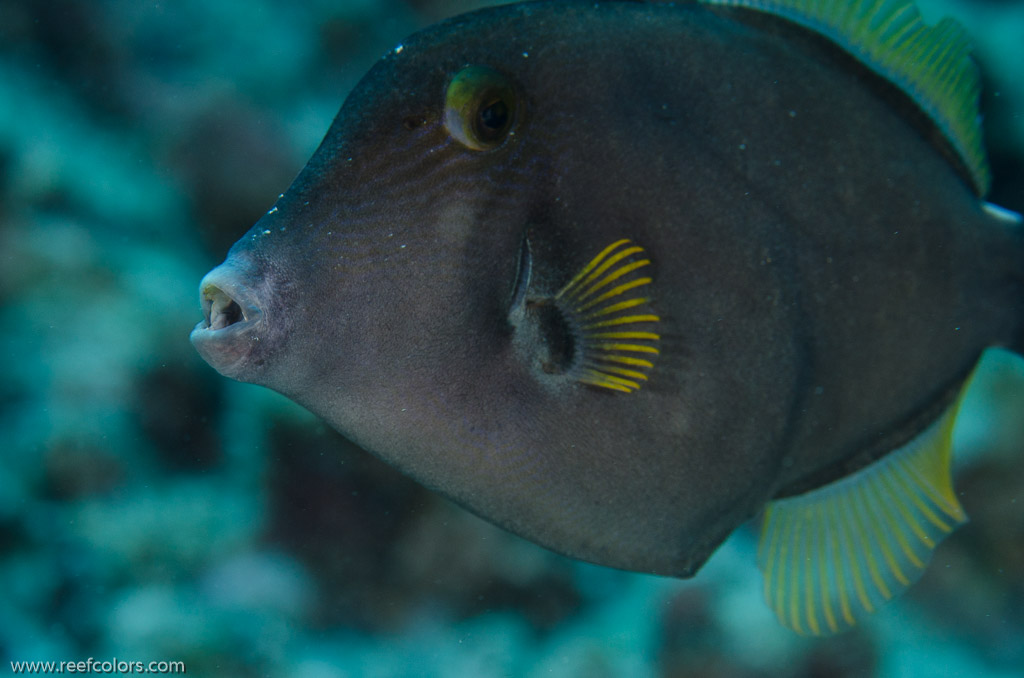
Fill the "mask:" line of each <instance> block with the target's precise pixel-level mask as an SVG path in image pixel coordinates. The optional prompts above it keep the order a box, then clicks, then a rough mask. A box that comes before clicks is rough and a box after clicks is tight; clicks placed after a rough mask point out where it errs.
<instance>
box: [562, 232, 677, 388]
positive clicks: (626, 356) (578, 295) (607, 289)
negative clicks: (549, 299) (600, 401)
mask: <svg viewBox="0 0 1024 678" xmlns="http://www.w3.org/2000/svg"><path fill="white" fill-rule="evenodd" d="M650 265H651V260H650V259H648V258H645V253H644V248H642V247H640V246H639V245H634V244H633V243H632V242H631V241H629V240H627V239H622V240H617V241H615V242H613V243H612V244H611V245H609V246H608V247H606V248H604V249H603V250H601V252H600V253H598V255H597V256H595V257H594V258H593V259H591V260H590V262H588V263H587V265H586V266H584V267H583V268H582V269H581V270H580V271H579V273H577V274H576V275H575V276H573V278H572V279H571V280H570V281H569V282H568V283H566V284H565V286H564V287H562V289H560V290H559V291H558V293H557V294H555V296H554V302H555V303H556V304H557V305H558V308H559V309H560V310H561V311H562V313H563V314H564V316H565V317H566V318H567V320H569V322H570V324H571V325H572V326H573V328H574V331H575V340H576V345H577V347H578V350H579V353H580V354H581V357H580V359H579V360H578V361H577V367H576V368H575V370H574V374H573V376H574V377H575V379H576V380H577V381H579V382H581V383H584V384H588V385H590V386H598V387H601V388H606V389H609V390H612V391H618V392H622V393H632V392H634V391H636V390H638V389H639V388H640V386H641V384H642V383H643V382H646V381H647V379H648V374H649V371H650V370H651V369H652V368H653V367H654V363H653V362H652V361H651V360H649V359H644V358H639V357H635V356H636V355H637V354H640V355H645V356H650V357H652V358H653V357H655V356H657V355H658V348H657V343H658V341H659V340H660V339H661V337H660V335H659V334H658V333H657V332H654V331H651V327H652V325H654V324H655V323H658V322H659V321H660V318H659V317H658V316H657V315H655V314H653V313H650V312H649V309H648V308H644V307H647V306H648V303H649V302H650V299H649V298H648V297H642V296H635V295H636V294H637V290H638V289H639V288H646V286H649V285H650V284H651V283H652V282H653V279H652V278H651V277H650V276H648V275H640V274H639V273H637V272H638V271H640V270H641V269H645V268H646V267H648V266H650Z"/></svg>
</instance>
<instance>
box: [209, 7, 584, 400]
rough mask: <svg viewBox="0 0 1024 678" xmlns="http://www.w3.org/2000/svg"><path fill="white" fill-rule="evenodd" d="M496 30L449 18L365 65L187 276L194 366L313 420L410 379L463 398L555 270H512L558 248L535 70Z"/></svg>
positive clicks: (502, 30)
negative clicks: (251, 214)
mask: <svg viewBox="0 0 1024 678" xmlns="http://www.w3.org/2000/svg"><path fill="white" fill-rule="evenodd" d="M520 14H521V13H518V12H517V13H515V16H517V17H520ZM471 17H472V15H471ZM520 18H521V17H520ZM484 29H486V30H484ZM509 34H510V31H509V28H508V26H502V23H501V22H500V21H494V20H490V21H480V20H479V19H473V18H470V19H461V20H456V21H453V22H448V23H447V24H442V25H441V26H439V27H436V28H434V29H430V30H428V31H426V32H424V33H421V34H418V35H417V36H414V37H413V38H411V39H410V40H408V41H406V42H405V43H404V44H402V45H400V46H398V47H396V48H395V49H393V50H392V51H390V52H389V53H388V54H387V55H385V56H384V57H383V58H382V59H381V60H379V61H378V62H377V64H376V65H375V66H374V67H373V68H372V69H371V70H370V71H369V73H368V74H367V75H366V76H365V77H364V78H363V80H362V81H361V82H360V83H359V84H358V85H357V86H356V87H355V89H354V90H353V91H352V92H351V93H350V95H349V96H348V98H347V99H346V102H345V104H344V105H343V107H342V109H341V110H340V112H339V114H338V116H337V117H336V119H335V120H334V122H333V124H332V126H331V128H330V129H329V131H328V133H327V134H326V136H325V138H324V140H323V142H322V144H321V146H320V147H319V149H318V150H317V152H316V153H315V154H314V156H313V157H312V158H311V160H310V161H309V163H308V165H307V166H306V168H305V169H304V170H303V171H302V172H301V173H300V175H299V176H298V177H297V179H296V180H295V182H294V183H293V185H292V186H291V187H290V189H289V190H288V191H287V192H286V193H285V194H284V195H282V196H281V197H280V198H279V200H278V201H277V202H276V204H275V205H274V206H273V208H272V209H271V210H270V211H269V212H268V213H267V214H266V215H264V216H263V218H261V219H260V220H259V221H258V222H257V223H256V224H255V225H254V226H253V227H252V229H251V230H250V231H249V232H248V233H246V234H245V236H243V237H242V238H241V239H240V240H239V241H238V242H237V243H236V244H235V245H234V246H233V247H232V249H231V250H230V252H229V254H228V257H227V259H226V260H225V262H224V263H223V264H221V265H220V266H218V267H217V268H215V269H213V270H212V271H211V272H210V273H209V274H207V276H206V277H205V278H204V279H203V281H202V283H201V285H200V297H201V303H202V307H203V313H204V318H203V320H202V321H200V322H199V324H198V325H197V326H196V328H195V330H194V331H193V333H192V336H191V338H192V341H193V343H194V344H195V346H196V348H197V349H198V350H199V352H200V353H201V354H202V356H203V357H204V358H205V359H206V360H207V361H208V362H210V364H211V365H213V366H214V367H215V368H216V369H217V370H218V371H220V372H221V373H222V374H223V375H224V376H228V377H231V378H234V379H238V380H240V381H245V382H253V383H258V384H262V385H265V386H268V387H270V388H273V389H275V390H278V391H280V392H282V393H285V394H286V395H288V396H290V397H292V398H294V399H296V400H298V401H299V402H302V403H304V404H308V403H314V405H313V407H314V409H316V410H322V409H324V407H325V406H324V405H322V404H320V403H323V402H324V393H325V392H330V394H331V400H332V401H333V400H335V399H336V398H339V397H342V396H340V395H338V394H340V393H348V394H353V396H352V397H353V398H355V395H354V394H357V393H361V395H360V396H359V397H358V398H357V399H358V400H359V402H361V403H363V402H366V397H367V395H368V394H367V393H365V390H370V391H373V390H375V389H377V388H378V387H379V385H380V384H391V387H392V388H396V387H397V386H396V385H399V384H400V385H404V386H405V387H406V388H408V387H409V386H410V379H415V378H416V377H417V376H418V375H431V376H430V377H429V378H428V380H430V381H434V382H436V381H437V380H438V379H441V378H443V380H444V382H445V385H444V386H443V388H451V389H456V390H461V391H463V392H466V391H468V390H472V389H473V388H474V386H475V385H476V383H477V382H478V381H479V375H480V372H481V366H484V365H487V364H489V363H493V362H494V361H495V360H500V359H502V356H503V355H505V354H507V350H506V349H507V348H508V347H509V346H511V342H512V341H513V335H514V334H515V332H514V327H513V320H514V319H510V318H511V317H512V316H513V315H514V313H513V307H515V306H516V305H517V304H518V305H519V306H520V307H522V306H523V304H524V302H525V299H524V293H525V286H526V284H527V282H528V281H527V280H526V279H525V276H532V283H531V284H532V286H533V288H534V289H537V288H538V285H547V286H548V287H551V286H552V285H555V284H556V283H557V282H558V279H559V276H560V275H561V274H560V272H558V271H552V272H551V275H550V278H551V279H550V280H545V279H544V271H542V270H541V268H540V267H532V268H530V269H529V270H525V269H524V267H528V266H529V263H530V262H529V261H528V258H529V257H532V260H535V259H537V258H538V257H542V256H544V255H545V254H551V256H552V257H555V258H557V257H558V256H559V254H558V249H559V248H560V247H562V246H563V245H564V244H565V243H562V242H560V241H558V237H557V236H556V235H554V234H553V230H554V229H553V228H549V227H548V224H549V222H551V220H552V218H551V211H552V207H553V206H554V205H555V199H554V197H553V196H552V195H551V191H550V184H551V181H552V177H551V172H550V171H548V168H546V167H545V159H546V158H547V157H549V156H550V153H549V149H548V148H547V147H546V144H545V138H547V137H548V136H549V135H550V134H551V133H557V130H556V129H555V128H554V127H550V126H549V127H548V129H547V131H546V132H545V133H544V134H537V133H535V132H534V130H535V129H536V128H537V126H538V124H540V125H544V124H545V121H544V120H543V119H540V120H538V117H540V116H539V115H538V114H539V111H538V110H537V107H536V105H535V104H536V103H537V102H536V101H534V100H533V98H532V97H531V95H530V91H531V89H532V88H533V87H534V85H535V84H536V83H535V82H534V78H535V77H536V72H535V69H531V66H532V62H530V55H529V52H528V49H527V48H526V47H524V46H522V45H519V44H514V42H512V41H509V40H508V35H509ZM453 43H457V44H458V45H459V49H458V50H457V51H456V52H454V53H453V50H452V49H451V45H452V44H453ZM495 45H500V47H499V48H496V47H495ZM538 100H539V99H538ZM529 248H532V249H529ZM528 249H529V251H528ZM561 277H563V278H564V276H561ZM561 282H563V283H564V282H565V280H564V279H563V280H561ZM520 334H522V333H520ZM518 341H519V342H520V343H521V341H522V338H521V337H520V339H519V340H518ZM470 365H472V366H473V369H469V368H468V367H467V366H470ZM439 366H446V367H445V369H444V370H443V371H444V374H443V377H442V376H441V375H439V374H437V371H438V369H439ZM484 369H486V368H484ZM495 369H500V368H498V367H495ZM425 378H426V377H425ZM460 380H465V381H466V382H467V383H465V384H462V385H461V386H459V385H458V384H459V381H460ZM331 407H332V408H333V409H335V410H337V409H338V408H335V407H334V406H333V405H332V406H331ZM342 409H344V408H342Z"/></svg>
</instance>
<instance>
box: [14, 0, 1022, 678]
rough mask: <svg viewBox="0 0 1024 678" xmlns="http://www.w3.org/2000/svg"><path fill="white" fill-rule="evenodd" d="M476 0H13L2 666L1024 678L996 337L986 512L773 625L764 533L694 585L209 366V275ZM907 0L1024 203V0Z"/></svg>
mask: <svg viewBox="0 0 1024 678" xmlns="http://www.w3.org/2000/svg"><path fill="white" fill-rule="evenodd" d="M479 4H480V3H478V2H473V1H472V0H313V1H311V2H305V3H295V2H292V1H291V0H172V1H164V2H154V1H143V0H52V1H49V0H44V1H39V0H2V2H0V660H2V664H0V673H7V672H10V671H12V667H11V664H10V662H12V661H37V660H39V661H42V660H56V661H61V660H67V661H81V660H85V659H87V658H89V657H93V658H95V659H97V660H111V659H113V658H115V657H116V658H117V659H119V660H127V661H143V662H149V661H181V662H184V663H185V666H186V667H187V672H188V674H190V675H196V676H223V677H229V678H230V677H236V676H237V677H244V676H270V677H275V678H276V677H282V678H283V677H290V678H341V677H349V676H352V677H356V676H368V677H381V678H384V677H392V676H395V677H398V676H453V677H454V676H459V677H467V676H468V677H481V678H487V677H491V676H502V677H505V676H509V677H511V676H556V677H562V676H565V677H572V678H576V677H579V678H584V677H586V678H604V677H608V678H615V677H620V676H623V677H634V676H635V677H643V676H664V677H682V676H699V677H707V678H734V677H735V678H740V677H742V678H755V677H774V676H784V677H787V678H790V677H791V678H804V677H806V678H812V677H817V676H829V677H840V678H841V677H845V676H851V677H852V676H858V677H859V676H879V677H885V678H895V677H900V676H929V677H942V676H972V677H973V676H994V677H1002V676H1006V677H1010V676H1018V677H1019V676H1024V369H1022V368H1021V366H1020V363H1019V362H1015V361H1011V360H1008V359H1006V358H1005V356H1001V355H999V354H990V356H989V357H988V359H987V360H986V369H985V378H984V379H981V380H979V382H980V383H979V384H978V386H977V388H975V389H974V390H973V391H972V393H971V395H970V397H969V399H968V401H967V404H966V410H965V413H964V415H963V417H962V419H961V421H960V423H959V426H958V429H957V433H956V443H957V472H956V480H955V484H956V488H957V490H958V494H959V496H960V499H961V502H962V503H963V505H964V507H965V508H966V510H967V513H968V515H969V516H970V518H971V522H970V523H969V524H968V525H966V526H965V527H963V528H961V529H960V530H959V531H957V532H956V533H955V534H954V535H953V536H952V537H950V538H949V539H948V540H947V541H946V542H944V543H943V544H942V545H941V546H940V547H939V549H938V550H937V551H936V553H935V557H934V558H933V561H932V564H931V566H930V567H929V568H928V570H927V571H926V572H925V574H924V576H923V578H922V580H921V581H920V582H919V583H918V584H917V585H916V586H914V587H912V588H911V589H910V591H909V592H908V593H907V594H906V595H905V596H904V597H903V598H902V599H900V600H897V601H895V602H894V603H891V604H890V605H888V606H886V607H885V608H884V609H883V610H882V611H881V612H879V613H878V614H876V615H875V616H874V617H872V618H870V619H869V620H868V621H867V622H866V623H865V624H863V625H862V626H861V627H858V628H857V629H855V630H854V631H852V632H850V633H847V634H845V635H841V636H838V637H835V638H828V639H806V638H801V637H799V636H796V635H794V634H792V633H791V632H789V631H787V630H785V629H784V628H782V627H781V626H780V625H778V623H777V622H776V621H775V619H774V616H773V615H772V613H771V612H770V611H769V609H768V608H767V607H766V606H765V604H764V603H763V601H762V598H761V576H760V573H759V572H758V570H757V567H756V564H755V560H756V559H755V551H756V535H755V534H754V531H753V530H752V529H749V528H745V529H743V530H740V531H739V532H738V533H737V534H736V535H734V536H733V537H732V538H731V539H730V540H729V541H728V542H727V543H726V544H725V545H724V546H723V547H722V548H721V549H719V551H718V552H717V553H716V554H715V555H714V556H713V557H712V559H711V561H710V562H709V563H708V564H707V565H706V566H705V568H704V569H703V570H702V571H701V572H700V574H699V575H698V576H697V577H696V578H695V579H693V580H690V581H678V580H673V579H665V578H659V577H652V576H644V575H638V574H630V573H625V572H619V571H614V570H610V569H606V568H601V567H596V566H591V565H587V564H584V563H580V562H576V561H572V560H569V559H566V558H562V557H560V556H558V555H555V554H553V553H551V552H549V551H546V550H544V549H542V548H540V547H537V546H534V545H533V544H531V543H529V542H526V541H524V540H522V539H519V538H517V537H514V536H512V535H510V534H508V533H506V532H503V531H502V530H500V529H498V528H495V527H493V526H491V525H489V524H488V523H485V522H483V521H482V520H480V519H478V518H476V517H474V516H472V515H470V514H469V513H467V512H466V511H463V510H462V509H460V508H458V507H456V506H454V505H453V504H451V503H450V502H448V501H446V500H444V499H442V498H440V497H439V496H437V495H435V494H433V493H431V492H429V491H427V490H424V489H423V488H421V487H420V486H418V485H416V484H415V483H413V482H412V481H410V480H408V479H406V478H405V477H403V476H401V475H400V474H399V473H398V472H397V471H394V470H392V469H391V468H390V467H387V466H385V465H384V464H383V463H381V462H379V461H377V460H376V459H374V458H372V457H371V456H370V455H368V454H367V453H365V452H363V451H361V450H359V449H357V448H356V447H354V446H353V445H352V444H350V443H348V442H346V441H345V440H344V439H343V438H341V437H340V436H339V435H338V434H336V433H334V432H333V431H332V430H330V429H328V428H327V427H326V426H325V425H324V424H322V423H320V422H319V421H318V420H317V419H316V418H315V417H313V416H312V415H310V414H308V413H306V412H305V411H304V410H302V409H301V408H299V407H298V406H296V405H293V404H291V403H290V402H288V401H286V400H285V399H284V398H283V397H280V396H277V395H276V394H273V393H271V392H269V391H267V390H265V389H262V388H258V387H255V386H247V385H242V384H238V383H235V382H232V381H230V380H228V379H224V378H222V377H220V376H218V375H217V374H216V373H215V372H214V371H213V370H212V369H211V368H209V367H208V366H207V365H206V364H205V363H203V361H202V360H201V359H200V358H199V356H198V355H197V354H196V353H195V351H194V350H193V349H192V347H191V345H190V344H189V342H188V333H189V331H190V329H191V328H192V326H193V325H194V324H195V323H196V322H197V321H198V320H199V319H200V311H199V303H198V292H197V288H198V282H199V279H200V278H201V277H202V275H203V274H204V273H205V272H206V271H207V270H209V269H210V268H211V267H212V266H214V265H215V264H217V263H219V262H220V261H221V259H222V258H223V256H224V255H225V253H226V252H227V249H228V247H229V246H230V245H231V243H233V242H234V241H235V240H236V239H237V238H238V237H240V236H241V235H242V234H243V233H244V232H245V231H246V230H247V229H248V228H249V227H250V225H251V224H252V223H254V222H255V221H256V220H257V219H258V218H259V217H260V216H261V215H262V214H263V213H264V212H265V211H266V210H267V209H268V208H269V207H270V206H271V205H272V204H273V202H274V201H275V200H276V198H277V196H278V194H280V193H282V192H283V191H284V190H285V189H286V188H287V186H288V184H289V183H290V181H291V179H292V178H293V177H294V176H295V174H296V173H297V172H298V171H299V169H301V167H302V165H303V164H304V163H305V161H306V159H307V158H308V157H309V156H310V155H311V153H312V152H313V150H314V149H315V147H316V145H317V144H318V142H319V140H320V138H321V136H322V135H323V134H324V132H325V131H326V130H327V127H328V125H329V124H330V122H331V120H332V118H333V116H334V115H335V113H336V111H337V109H338V107H339V106H340V105H341V103H342V101H343V100H344V98H345V95H346V94H347V92H348V91H349V89H350V88H351V87H352V86H353V85H354V84H355V83H356V81H357V80H358V79H359V78H360V77H361V76H362V74H363V73H365V71H366V70H367V69H368V68H369V67H370V66H371V65H372V64H373V62H374V60H375V59H377V58H378V57H379V56H381V55H382V54H384V53H385V52H386V51H387V50H389V49H390V48H393V47H394V46H395V45H396V44H398V43H399V42H400V41H401V40H402V38H403V37H405V36H406V35H408V34H409V33H410V32H412V31H414V30H416V29H418V28H421V27H423V26H425V25H428V24H430V23H433V22H435V21H437V20H440V19H442V18H445V17H447V16H451V15H453V14H457V13H459V12H461V11H465V10H468V9H472V8H474V7H476V6H479ZM919 4H920V5H921V6H922V9H923V11H924V12H925V15H926V17H928V18H929V19H930V20H932V21H934V20H935V19H936V18H937V17H939V16H941V15H942V14H946V13H948V14H952V15H954V16H955V17H957V18H958V19H959V20H961V22H962V23H963V24H964V25H965V26H966V27H967V29H968V32H969V33H970V34H971V35H972V37H973V39H974V41H975V44H976V46H977V57H978V59H979V61H980V62H981V64H982V68H983V71H984V73H985V78H986V88H985V93H984V95H983V110H984V112H985V116H986V133H987V142H988V146H989V152H990V158H991V162H992V166H993V174H994V176H995V180H996V183H995V185H994V189H993V192H992V194H991V195H990V196H989V199H990V200H992V201H993V202H995V203H997V204H1000V205H1003V206H1005V207H1008V208H1011V209H1014V210H1016V211H1018V212H1024V76H1022V75H1021V73H1022V72H1024V70H1022V69H1024V0H973V1H969V0H923V1H922V2H921V3H919ZM1022 265H1024V262H1022ZM922 350H927V347H922Z"/></svg>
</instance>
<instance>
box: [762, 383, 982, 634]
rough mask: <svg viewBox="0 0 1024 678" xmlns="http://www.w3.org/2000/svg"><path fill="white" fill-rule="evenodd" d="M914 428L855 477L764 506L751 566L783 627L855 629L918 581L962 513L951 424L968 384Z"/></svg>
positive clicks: (963, 518) (815, 630)
mask: <svg viewBox="0 0 1024 678" xmlns="http://www.w3.org/2000/svg"><path fill="white" fill-rule="evenodd" d="M969 383H970V379H968V380H967V382H965V385H964V387H963V389H962V391H961V394H960V396H959V397H958V398H957V400H956V402H954V403H953V405H952V406H950V407H949V408H948V409H947V410H946V412H945V413H944V414H943V415H942V416H941V417H940V418H939V419H938V420H937V421H935V422H934V423H932V425H931V426H929V427H928V428H927V429H926V430H925V431H924V432H923V433H921V434H920V435H918V436H917V437H916V438H914V439H913V440H911V441H910V442H908V443H907V444H906V445H904V446H903V447H901V448H899V449H897V450H895V451H893V452H891V453H889V454H888V455H886V456H884V457H882V458H881V459H879V460H877V461H875V462H874V463H872V464H871V465H869V466H867V467H865V468H863V469H861V470H860V471H857V472H856V473H854V474H852V475H850V476H847V477H844V478H841V479H840V480H838V481H836V482H834V483H832V484H830V485H827V486H825V487H822V488H818V489H816V490H812V491H811V492H808V493H806V494H803V495H799V496H794V497H787V498H784V499H778V500H775V501H772V502H769V504H768V506H767V508H766V509H765V512H764V518H763V521H762V531H761V544H760V547H759V548H758V564H759V567H760V568H761V570H762V571H763V572H764V577H765V580H764V592H765V600H766V601H767V603H768V605H769V607H771V608H772V609H773V610H774V611H775V614H776V616H777V617H778V618H779V620H780V621H781V622H782V624H783V625H785V626H787V627H789V628H791V629H793V630H794V631H796V632H797V633H806V634H811V635H826V634H830V633H837V632H839V631H843V630H845V629H847V628H849V627H851V626H854V625H855V624H856V623H857V622H858V620H860V619H861V618H863V617H864V616H866V615H868V614H871V613H872V612H874V611H875V610H877V609H878V607H879V606H881V605H882V604H884V603H885V602H886V601H888V600H890V599H892V598H894V597H896V596H898V595H899V594H900V593H901V592H902V591H904V590H905V589H906V588H907V587H908V586H910V585H911V584H913V583H914V582H915V581H916V580H917V579H918V577H920V575H921V572H922V571H923V569H924V567H925V565H926V564H927V562H928V560H929V559H930V557H931V553H932V551H933V550H934V549H935V548H936V547H937V546H938V544H939V543H940V542H941V541H942V540H943V539H944V538H945V537H946V536H947V535H949V534H950V533H952V531H953V530H954V529H955V528H956V527H957V526H958V525H960V524H962V523H963V522H965V521H966V520H967V516H966V514H965V513H964V511H963V508H962V507H961V506H960V503H959V501H958V500H957V498H956V494H955V493H954V491H953V485H952V478H951V475H950V465H951V463H952V456H951V455H952V448H951V445H952V433H953V425H954V423H955V420H956V415H957V412H958V411H959V407H960V403H961V401H962V400H963V393H964V392H966V390H967V385H968V384H969Z"/></svg>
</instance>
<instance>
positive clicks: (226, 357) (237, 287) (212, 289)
mask: <svg viewBox="0 0 1024 678" xmlns="http://www.w3.org/2000/svg"><path fill="white" fill-rule="evenodd" d="M243 278H244V273H243V271H241V270H239V268H238V267H237V266H236V265H235V264H233V263H231V262H225V263H223V264H221V265H220V266H218V267H217V268H215V269H213V270H212V271H210V272H209V273H207V274H206V275H205V276H204V277H203V279H202V281H201V282H200V283H199V303H200V305H201V307H202V311H203V319H202V320H200V321H199V322H198V323H196V326H195V327H194V328H193V329H192V333H191V334H190V335H189V339H191V341H192V345H193V346H195V348H196V350H197V351H199V354H200V355H201V356H202V357H203V360H205V361H206V362H208V363H209V364H210V366H211V367H213V368H214V369H216V370H217V371H218V372H220V373H221V374H223V375H224V376H226V377H232V378H235V379H240V380H243V381H247V379H245V377H244V374H243V372H244V371H246V369H247V367H251V363H252V360H251V358H252V356H253V352H254V351H255V350H256V348H257V347H258V346H259V341H260V331H261V329H262V325H263V320H264V317H265V316H264V312H263V308H262V305H261V304H260V301H259V298H258V297H259V295H258V294H257V293H256V292H255V291H254V290H253V289H252V288H251V287H249V286H248V285H246V284H245V283H244V282H243Z"/></svg>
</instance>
